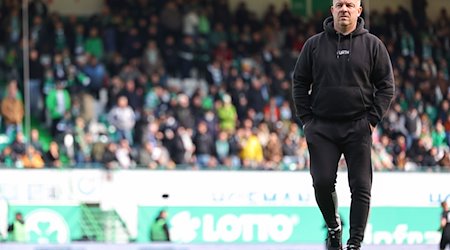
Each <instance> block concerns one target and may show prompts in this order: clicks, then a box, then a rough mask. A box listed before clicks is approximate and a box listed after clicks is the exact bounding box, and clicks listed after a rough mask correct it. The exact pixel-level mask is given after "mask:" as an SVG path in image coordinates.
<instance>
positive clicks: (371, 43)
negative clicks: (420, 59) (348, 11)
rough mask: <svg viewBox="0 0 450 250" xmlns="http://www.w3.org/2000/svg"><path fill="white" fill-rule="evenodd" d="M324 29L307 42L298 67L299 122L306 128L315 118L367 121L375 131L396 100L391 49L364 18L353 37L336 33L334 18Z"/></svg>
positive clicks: (295, 83)
mask: <svg viewBox="0 0 450 250" xmlns="http://www.w3.org/2000/svg"><path fill="white" fill-rule="evenodd" d="M323 26H324V31H323V32H321V33H319V34H317V35H314V36H312V37H311V38H309V39H308V40H307V41H306V43H305V45H304V46H303V49H302V51H301V52H300V56H299V57H298V60H297V63H296V65H295V69H294V75H293V86H292V88H293V93H292V95H293V99H294V103H295V108H296V111H297V113H296V115H297V117H298V118H299V119H300V120H301V122H302V123H303V124H306V123H308V122H309V120H311V119H312V118H313V117H317V118H323V119H328V120H336V121H351V120H357V119H361V118H363V117H364V116H366V117H367V119H368V120H369V122H370V124H371V125H373V126H375V125H376V124H377V123H378V122H379V121H380V120H381V119H382V117H383V115H384V114H385V113H386V111H387V109H388V108H389V105H390V103H391V100H392V98H393V95H394V76H393V72H392V64H391V61H390V58H389V54H388V52H387V50H386V47H385V46H384V44H383V42H382V41H381V40H380V39H378V38H377V37H376V36H374V35H372V34H370V33H369V32H368V31H367V30H366V29H365V28H364V20H363V19H362V18H358V23H357V27H356V29H355V30H354V31H353V32H352V33H350V34H348V35H343V34H340V33H337V32H336V30H335V29H334V28H333V18H332V17H328V18H327V19H325V21H324V23H323ZM311 86H312V88H311ZM310 90H311V92H309V91H310Z"/></svg>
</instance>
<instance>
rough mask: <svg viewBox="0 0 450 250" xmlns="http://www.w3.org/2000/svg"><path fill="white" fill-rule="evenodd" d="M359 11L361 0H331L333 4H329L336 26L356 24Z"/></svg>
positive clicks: (360, 10)
mask: <svg viewBox="0 0 450 250" xmlns="http://www.w3.org/2000/svg"><path fill="white" fill-rule="evenodd" d="M361 12H362V7H361V0H333V6H331V13H332V14H333V20H334V22H335V23H336V24H337V25H338V27H352V26H353V25H355V26H356V22H357V20H358V17H359V15H360V14H361Z"/></svg>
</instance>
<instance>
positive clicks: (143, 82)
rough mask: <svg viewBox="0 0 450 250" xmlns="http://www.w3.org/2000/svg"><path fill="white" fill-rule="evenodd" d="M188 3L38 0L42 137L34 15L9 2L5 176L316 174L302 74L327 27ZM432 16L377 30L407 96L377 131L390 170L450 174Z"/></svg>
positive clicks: (443, 30) (2, 51) (449, 24)
mask: <svg viewBox="0 0 450 250" xmlns="http://www.w3.org/2000/svg"><path fill="white" fill-rule="evenodd" d="M180 3H181V1H121V0H107V1H105V5H104V7H103V10H102V12H101V13H98V14H95V15H93V16H90V17H88V18H86V17H78V16H62V15H59V14H58V13H55V12H49V11H48V8H47V6H46V4H45V3H44V2H43V1H42V0H34V1H31V4H30V6H29V9H30V18H29V24H30V36H29V43H30V81H29V88H30V91H31V93H32V94H31V96H30V108H31V116H32V117H31V121H32V128H33V129H32V130H31V131H30V132H29V133H28V131H25V130H24V127H23V125H21V124H22V122H23V119H24V114H23V112H21V110H23V106H24V94H23V93H24V92H23V91H24V84H23V82H24V80H23V77H22V69H23V60H22V57H21V55H22V53H23V48H22V46H21V41H22V40H23V37H22V33H21V11H20V7H21V6H20V2H19V1H14V0H9V1H8V0H5V1H1V3H0V78H1V79H0V86H1V97H2V98H1V99H2V103H1V117H2V120H1V131H2V133H3V134H2V135H1V138H0V143H1V145H2V146H1V150H2V151H1V154H0V162H1V164H2V166H3V167H6V168H22V167H24V168H91V167H93V168H106V169H116V168H120V169H132V168H148V169H175V168H176V169H230V170H235V169H243V170H291V171H295V170H302V169H307V168H308V165H309V163H308V158H309V156H308V150H307V148H306V142H305V139H304V137H303V131H302V129H301V126H299V125H300V124H299V121H298V120H297V119H296V118H295V113H294V109H293V106H292V100H291V71H292V69H293V67H294V64H295V61H296V58H297V56H298V53H299V52H300V50H301V48H302V46H303V44H304V42H305V40H306V39H307V38H308V37H310V36H312V35H314V34H316V33H317V32H320V31H321V30H322V21H323V17H321V16H317V17H315V18H311V19H308V20H306V19H303V18H302V17H298V16H296V15H294V14H293V13H292V11H291V10H290V9H289V8H288V7H287V6H286V7H285V8H283V9H280V10H276V9H275V8H273V7H269V8H268V9H267V12H266V13H265V14H264V15H263V16H262V18H258V17H257V16H256V15H255V13H253V12H252V11H251V10H249V9H248V8H247V6H246V5H245V3H242V4H240V5H239V6H238V8H237V9H236V10H235V11H231V9H230V7H229V5H228V3H227V1H226V0H218V1H208V0H196V1H193V0H191V1H190V3H189V4H180ZM418 18H419V17H416V16H415V15H412V14H411V13H409V12H408V11H406V10H405V9H403V8H399V9H397V10H391V9H386V10H385V11H384V12H376V11H373V12H372V13H370V20H367V21H368V23H369V24H370V29H371V32H373V33H374V34H376V35H377V36H379V37H380V39H381V40H382V41H383V42H384V43H385V44H386V46H387V48H388V50H389V51H390V54H391V56H392V62H393V66H394V70H395V77H396V89H397V91H396V98H395V101H394V103H393V104H392V106H391V109H390V111H389V112H388V114H387V116H386V117H385V119H384V121H383V122H382V124H380V125H379V126H378V127H377V130H376V131H375V132H374V134H373V166H374V169H375V170H377V171H416V170H423V171H445V170H447V171H448V170H450V151H449V146H450V108H449V106H450V103H449V100H450V86H449V70H450V66H449V65H450V63H449V62H450V61H449V60H450V19H449V18H450V17H449V16H448V13H447V12H446V11H445V9H443V10H442V12H441V13H440V16H439V17H438V18H435V19H433V20H430V19H428V18H426V17H420V19H421V20H427V21H426V22H419V20H418ZM434 20H435V21H434ZM4 107H5V108H4ZM8 107H9V108H8ZM11 110H18V111H14V112H8V111H11ZM24 134H25V135H26V134H30V136H29V137H30V138H26V137H27V136H25V137H24ZM28 142H29V143H28ZM341 167H342V168H345V162H344V161H342V164H341Z"/></svg>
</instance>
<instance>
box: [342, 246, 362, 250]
mask: <svg viewBox="0 0 450 250" xmlns="http://www.w3.org/2000/svg"><path fill="white" fill-rule="evenodd" d="M345 249H346V250H361V248H360V247H358V246H355V245H348V246H347V248H345Z"/></svg>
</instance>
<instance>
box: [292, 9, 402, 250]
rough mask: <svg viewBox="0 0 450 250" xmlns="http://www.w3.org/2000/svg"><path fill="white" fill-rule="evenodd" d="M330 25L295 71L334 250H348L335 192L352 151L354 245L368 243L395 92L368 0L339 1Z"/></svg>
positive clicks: (299, 114)
mask: <svg viewBox="0 0 450 250" xmlns="http://www.w3.org/2000/svg"><path fill="white" fill-rule="evenodd" d="M331 12H332V14H333V17H329V18H327V19H326V20H325V21H324V31H323V32H321V33H320V34H317V35H315V36H313V37H311V38H309V39H308V40H307V42H306V43H305V45H304V47H303V49H302V51H301V53H300V56H299V58H298V61H297V63H296V65H295V69H294V75H293V100H294V103H295V107H296V111H297V117H298V118H299V119H300V120H301V122H302V123H303V128H304V132H305V136H306V140H307V143H308V149H309V152H310V157H311V170H310V171H311V175H312V179H313V186H314V190H315V195H316V201H317V203H318V206H319V208H320V210H321V212H322V215H323V217H324V219H325V222H326V224H327V226H328V239H327V247H328V249H342V243H341V235H342V231H341V225H340V218H339V215H338V212H337V211H338V210H337V209H338V204H337V197H336V192H335V184H336V177H337V168H338V161H339V159H340V157H341V155H342V154H344V157H345V160H346V162H347V168H348V180H349V185H350V191H351V193H352V196H351V198H352V201H351V208H350V238H349V240H348V241H347V249H360V247H361V242H362V241H363V238H364V230H365V227H366V223H367V218H368V214H369V208H370V198H371V188H372V165H371V145H372V137H371V134H372V130H373V129H374V128H375V126H376V125H377V123H379V122H380V120H381V119H382V117H383V115H384V114H385V112H386V110H387V109H388V108H389V105H390V103H391V100H392V98H393V95H394V77H393V72H392V64H391V61H390V58H389V55H388V52H387V50H386V47H385V46H384V44H383V43H382V42H381V41H380V40H379V39H378V38H377V37H375V36H374V35H372V34H370V33H369V32H368V31H367V30H366V29H365V28H364V20H363V19H362V18H361V17H359V16H360V14H361V12H362V7H361V0H333V6H332V7H331Z"/></svg>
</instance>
